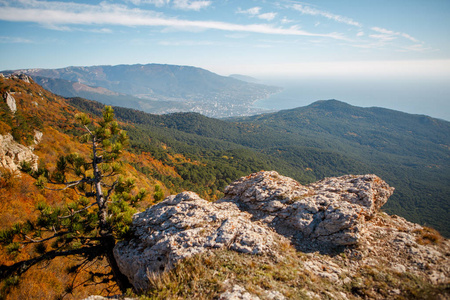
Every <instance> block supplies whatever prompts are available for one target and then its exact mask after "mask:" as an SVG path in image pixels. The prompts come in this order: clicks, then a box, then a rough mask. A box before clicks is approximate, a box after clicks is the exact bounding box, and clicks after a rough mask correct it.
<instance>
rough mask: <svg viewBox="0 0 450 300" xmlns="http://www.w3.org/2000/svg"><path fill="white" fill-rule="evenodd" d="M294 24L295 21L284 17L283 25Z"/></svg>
mask: <svg viewBox="0 0 450 300" xmlns="http://www.w3.org/2000/svg"><path fill="white" fill-rule="evenodd" d="M292 22H294V20H291V19H288V18H286V17H283V19H281V23H283V24H287V23H292Z"/></svg>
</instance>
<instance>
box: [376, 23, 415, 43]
mask: <svg viewBox="0 0 450 300" xmlns="http://www.w3.org/2000/svg"><path fill="white" fill-rule="evenodd" d="M371 29H372V30H373V31H375V32H378V33H382V34H383V35H385V36H390V37H394V36H401V37H404V38H405V39H408V40H410V41H412V42H414V43H419V40H417V39H416V38H414V37H412V36H410V35H409V34H407V33H403V32H395V31H392V30H388V29H385V28H381V27H372V28H371Z"/></svg>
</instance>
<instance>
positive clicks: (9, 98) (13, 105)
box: [3, 92, 17, 113]
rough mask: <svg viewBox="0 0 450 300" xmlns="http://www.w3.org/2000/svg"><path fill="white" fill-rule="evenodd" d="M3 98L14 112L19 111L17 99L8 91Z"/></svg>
mask: <svg viewBox="0 0 450 300" xmlns="http://www.w3.org/2000/svg"><path fill="white" fill-rule="evenodd" d="M3 98H4V99H5V102H6V104H7V105H8V107H9V109H10V110H11V111H12V112H13V113H15V112H16V111H17V106H16V99H14V97H13V96H12V95H11V94H10V93H8V92H6V93H5V95H3Z"/></svg>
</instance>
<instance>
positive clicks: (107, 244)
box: [92, 137, 132, 293]
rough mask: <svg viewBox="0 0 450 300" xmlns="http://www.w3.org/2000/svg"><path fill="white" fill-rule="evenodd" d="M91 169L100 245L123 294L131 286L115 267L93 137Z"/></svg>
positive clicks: (105, 203) (106, 209)
mask: <svg viewBox="0 0 450 300" xmlns="http://www.w3.org/2000/svg"><path fill="white" fill-rule="evenodd" d="M92 154H93V158H92V168H93V171H94V182H95V184H94V186H95V193H96V201H97V205H98V221H99V227H100V237H101V239H100V243H101V245H102V247H103V249H104V253H105V255H106V260H107V261H108V264H109V266H110V267H111V271H112V274H113V276H114V280H115V281H116V282H117V285H118V286H119V288H120V290H121V291H122V293H125V292H126V290H127V289H128V288H130V287H132V286H131V284H130V281H129V280H128V277H127V276H125V275H124V274H123V273H122V272H121V271H120V269H119V266H118V265H117V261H116V258H115V257H114V252H113V249H114V246H115V245H116V239H115V238H114V236H113V234H112V230H111V228H110V226H108V206H107V200H108V199H106V198H105V196H104V195H103V191H102V185H101V180H102V175H101V173H100V170H99V167H98V162H99V160H98V156H97V148H96V140H95V137H93V139H92Z"/></svg>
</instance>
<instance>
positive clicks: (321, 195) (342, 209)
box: [219, 171, 394, 246]
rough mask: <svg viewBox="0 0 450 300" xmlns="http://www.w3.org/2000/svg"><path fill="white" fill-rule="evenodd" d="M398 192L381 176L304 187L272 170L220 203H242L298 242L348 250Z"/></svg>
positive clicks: (234, 188) (236, 185)
mask: <svg viewBox="0 0 450 300" xmlns="http://www.w3.org/2000/svg"><path fill="white" fill-rule="evenodd" d="M393 191H394V189H393V188H391V187H389V185H388V184H387V183H385V182H384V181H383V180H381V179H380V178H379V177H377V176H376V175H362V176H353V175H346V176H341V177H334V178H326V179H324V180H321V181H318V182H316V183H313V184H311V185H308V186H303V185H301V184H300V183H298V182H297V181H295V180H293V179H291V178H288V177H285V176H281V175H279V174H278V173H277V172H275V171H271V172H259V173H254V174H251V175H249V176H247V177H242V178H241V179H239V180H237V181H235V182H233V183H232V184H231V185H229V186H228V187H227V188H226V189H225V197H224V198H223V199H221V200H219V202H232V203H236V205H238V206H239V208H241V209H242V210H245V211H248V212H249V213H251V214H252V215H253V216H254V217H255V218H256V219H260V220H262V221H264V222H266V223H267V224H268V225H270V226H271V227H273V228H275V229H276V231H277V232H278V233H281V234H283V235H286V236H290V237H294V238H295V239H296V240H297V242H301V241H303V240H304V239H310V240H316V241H319V242H322V243H325V244H328V245H336V246H339V245H341V246H342V245H345V246H348V245H354V244H357V243H358V241H359V240H360V239H361V237H362V235H363V234H364V231H365V228H366V226H365V222H366V220H368V219H370V218H371V217H373V215H374V214H375V213H376V212H377V211H378V210H379V208H380V207H381V206H382V205H383V204H385V203H386V201H387V199H388V198H389V197H390V196H391V195H392V193H393Z"/></svg>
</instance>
